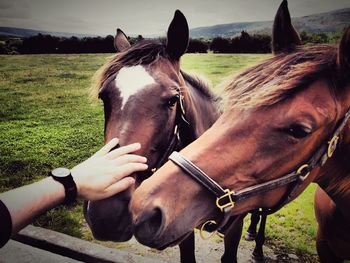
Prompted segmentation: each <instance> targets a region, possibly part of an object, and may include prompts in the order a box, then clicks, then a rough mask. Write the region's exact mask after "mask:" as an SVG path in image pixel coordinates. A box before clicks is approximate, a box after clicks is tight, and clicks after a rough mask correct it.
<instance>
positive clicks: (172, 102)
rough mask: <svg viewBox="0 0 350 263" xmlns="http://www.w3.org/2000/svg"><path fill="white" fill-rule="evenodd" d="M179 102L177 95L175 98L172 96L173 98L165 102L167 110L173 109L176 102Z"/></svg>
mask: <svg viewBox="0 0 350 263" xmlns="http://www.w3.org/2000/svg"><path fill="white" fill-rule="evenodd" d="M178 100H179V96H178V95H176V96H174V97H171V98H170V99H168V101H167V103H166V104H167V106H168V107H169V108H172V107H174V106H175V104H176V102H177V101H178Z"/></svg>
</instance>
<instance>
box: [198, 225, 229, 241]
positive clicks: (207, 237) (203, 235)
mask: <svg viewBox="0 0 350 263" xmlns="http://www.w3.org/2000/svg"><path fill="white" fill-rule="evenodd" d="M207 224H215V225H217V223H216V221H214V220H209V221H207V222H205V223H204V224H203V225H202V226H201V229H200V230H199V235H200V237H201V238H202V239H203V240H207V239H210V238H212V237H213V236H215V235H217V236H218V237H220V238H224V235H223V234H222V233H219V232H218V231H217V230H215V231H213V232H211V234H209V235H207V236H206V235H205V234H204V232H205V230H204V228H205V226H206V225H207Z"/></svg>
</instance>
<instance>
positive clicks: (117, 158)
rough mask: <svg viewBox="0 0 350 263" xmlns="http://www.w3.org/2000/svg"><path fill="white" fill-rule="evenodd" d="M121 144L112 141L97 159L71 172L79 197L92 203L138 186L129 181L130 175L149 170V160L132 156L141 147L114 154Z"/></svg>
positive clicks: (99, 152) (93, 158)
mask: <svg viewBox="0 0 350 263" xmlns="http://www.w3.org/2000/svg"><path fill="white" fill-rule="evenodd" d="M118 142H119V140H118V139H116V138H114V139H112V140H111V141H110V142H109V143H107V144H106V145H105V146H104V147H102V148H101V149H100V150H99V151H98V152H96V153H95V154H94V155H93V156H91V157H90V158H89V159H87V160H86V161H84V162H82V163H81V164H79V165H77V166H75V167H74V168H73V169H72V170H71V173H72V176H73V179H74V181H75V183H76V185H77V192H78V196H79V197H81V198H83V199H86V200H91V201H95V200H100V199H104V198H108V197H110V196H112V195H115V194H117V193H119V192H121V191H124V190H126V189H127V188H128V187H130V186H131V185H133V184H134V183H135V179H134V178H132V177H127V176H128V175H131V174H132V173H134V172H138V171H144V170H146V169H147V168H148V166H147V164H146V162H147V159H146V158H145V157H142V156H139V155H136V154H132V153H133V152H135V151H137V150H139V149H140V148H141V145H140V144H139V143H134V144H130V145H127V146H123V147H120V148H118V149H115V150H113V151H111V152H110V150H111V149H113V147H115V146H116V145H117V144H118Z"/></svg>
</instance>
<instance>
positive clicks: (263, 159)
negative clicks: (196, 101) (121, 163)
mask: <svg viewBox="0 0 350 263" xmlns="http://www.w3.org/2000/svg"><path fill="white" fill-rule="evenodd" d="M275 21H276V23H275V26H274V33H273V49H274V51H275V52H276V53H277V54H276V55H275V56H274V57H273V58H271V59H269V60H267V61H266V62H264V63H262V64H259V65H257V66H254V67H252V68H250V69H249V70H247V71H245V72H243V73H242V74H240V75H239V76H237V77H236V78H235V79H233V80H232V82H231V83H230V84H229V85H228V86H227V89H226V90H227V93H228V96H227V105H226V107H225V110H224V113H223V114H222V115H221V117H220V118H219V119H218V121H216V122H215V124H214V125H213V126H212V127H211V128H210V129H209V130H208V131H206V132H205V133H204V134H203V135H202V136H201V137H200V138H198V139H197V140H196V141H194V142H193V143H191V144H190V145H189V146H187V147H186V148H184V149H183V150H182V151H181V153H180V154H173V155H172V159H171V160H172V161H169V162H167V163H166V164H165V165H164V166H163V167H162V168H161V169H159V170H158V171H157V172H156V173H155V174H154V175H153V176H152V177H151V178H149V179H148V180H146V181H144V182H143V184H142V185H141V186H140V187H139V188H138V189H137V190H136V191H135V193H134V195H133V197H132V200H131V206H130V209H131V213H132V217H133V224H134V234H135V236H136V238H137V239H138V240H139V241H140V242H141V243H143V244H145V245H148V246H151V247H155V248H163V247H166V246H169V245H174V244H177V243H178V242H180V241H181V240H182V239H183V238H184V237H186V236H187V235H188V233H190V232H191V231H192V229H193V228H194V227H198V226H201V225H202V224H204V223H205V222H207V221H208V220H215V221H216V222H218V224H220V225H221V222H223V220H225V219H226V218H227V215H230V216H232V215H241V214H244V213H247V212H248V211H251V210H253V209H257V208H264V209H266V210H268V209H271V210H272V211H274V210H277V209H279V208H280V207H282V206H283V205H284V204H286V203H288V202H290V201H291V200H293V199H294V198H296V197H297V196H298V195H299V194H300V193H301V192H302V191H303V190H304V189H305V188H306V187H307V186H308V185H309V183H310V182H312V181H315V182H317V183H318V184H319V186H320V189H318V190H317V193H316V196H315V198H316V200H315V207H316V214H317V218H318V221H319V231H318V239H317V247H318V251H319V255H320V258H321V261H322V262H340V261H342V260H343V259H345V258H350V240H349V232H350V231H349V230H350V212H349V211H350V205H349V204H350V165H349V156H350V120H349V113H350V111H349V107H350V28H348V29H347V30H346V31H345V33H344V35H343V38H342V40H341V43H340V45H339V47H336V46H330V45H319V46H308V47H302V46H299V44H300V39H299V38H298V34H297V32H296V31H295V30H294V28H293V26H292V25H291V21H290V16H289V12H288V9H287V3H286V1H283V3H282V5H281V7H280V9H279V10H278V13H277V15H276V20H275ZM198 167H200V169H198ZM206 175H210V178H211V180H214V182H213V181H210V179H208V177H206ZM223 188H224V189H227V190H224V189H223ZM321 189H322V190H321ZM180 192H181V194H179V193H180ZM218 207H219V208H220V209H218ZM237 235H240V233H238V234H237Z"/></svg>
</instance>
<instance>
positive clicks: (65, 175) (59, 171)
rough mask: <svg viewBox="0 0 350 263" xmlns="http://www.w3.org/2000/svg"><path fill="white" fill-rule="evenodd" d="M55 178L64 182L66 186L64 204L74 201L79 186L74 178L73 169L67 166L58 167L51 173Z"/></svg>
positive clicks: (61, 182) (63, 184) (59, 181)
mask: <svg viewBox="0 0 350 263" xmlns="http://www.w3.org/2000/svg"><path fill="white" fill-rule="evenodd" d="M49 175H50V176H51V178H52V179H53V180H55V181H56V182H58V183H60V184H62V186H63V187H64V192H65V198H64V204H66V205H68V204H71V203H73V202H74V201H75V200H76V198H77V186H76V183H75V181H74V180H73V177H72V174H71V171H70V170H69V169H67V168H62V167H61V168H56V169H54V170H52V171H51V172H50V174H49Z"/></svg>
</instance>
